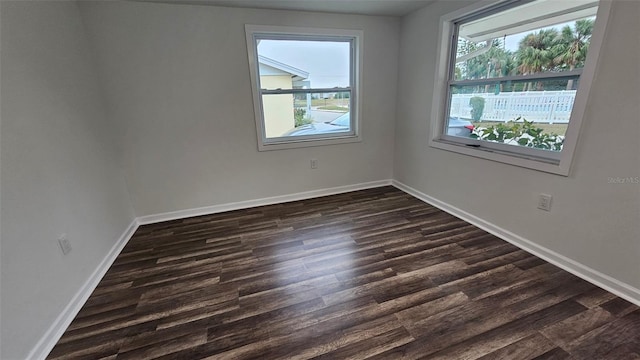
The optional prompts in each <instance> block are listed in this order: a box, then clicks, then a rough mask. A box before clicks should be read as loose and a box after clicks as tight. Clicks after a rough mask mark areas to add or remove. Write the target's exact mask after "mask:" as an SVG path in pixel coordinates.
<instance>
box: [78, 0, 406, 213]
mask: <svg viewBox="0 0 640 360" xmlns="http://www.w3.org/2000/svg"><path fill="white" fill-rule="evenodd" d="M80 8H81V11H82V14H83V16H84V18H85V21H86V23H87V25H88V30H89V33H90V36H91V39H92V44H93V45H95V49H96V51H97V55H98V56H97V58H98V59H99V63H100V71H101V76H102V79H103V82H104V84H105V86H106V90H107V96H108V99H109V103H110V104H111V108H110V109H111V110H112V115H113V118H114V119H118V120H119V122H118V131H119V133H118V135H119V139H120V140H119V146H120V150H121V151H122V155H123V158H124V159H125V167H126V174H127V183H128V184H129V186H130V191H131V194H132V199H133V203H134V208H135V209H136V213H137V215H138V216H143V215H149V214H157V213H163V212H169V211H176V210H182V209H191V208H196V207H202V206H210V205H216V204H224V203H230V202H236V201H242V200H249V199H258V198H264V197H269V196H277V195H283V194H291V193H296V192H302V191H309V190H315V189H322V188H329V187H335V186H341V185H351V184H356V183H362V182H368V181H375V180H382V179H390V178H391V176H392V172H393V164H392V161H393V152H392V149H393V140H394V135H393V132H394V118H395V94H396V83H397V69H398V64H397V52H398V40H399V19H397V18H390V17H368V16H355V15H335V14H319V13H316V14H313V13H304V12H290V11H267V10H248V9H237V8H222V7H212V6H194V5H184V4H182V5H171V4H158V3H139V2H83V3H81V4H80ZM245 24H259V25H291V26H306V27H328V28H346V29H362V30H364V59H365V62H364V64H363V65H364V82H363V85H364V87H363V89H364V94H362V100H363V109H362V116H363V120H362V124H363V125H362V136H363V141H362V142H360V143H351V144H344V145H335V146H322V147H312V148H302V149H292V150H279V151H266V152H258V151H257V143H256V131H255V120H254V113H253V107H252V95H251V85H250V78H249V66H248V61H247V49H246V41H245V33H244V25H245ZM312 158H315V159H318V163H319V168H318V169H316V170H311V169H310V164H309V161H310V159H312Z"/></svg>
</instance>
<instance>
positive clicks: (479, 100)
mask: <svg viewBox="0 0 640 360" xmlns="http://www.w3.org/2000/svg"><path fill="white" fill-rule="evenodd" d="M469 106H471V118H472V119H473V120H474V121H480V119H481V118H482V113H483V112H484V98H483V97H481V96H474V97H472V98H471V99H469Z"/></svg>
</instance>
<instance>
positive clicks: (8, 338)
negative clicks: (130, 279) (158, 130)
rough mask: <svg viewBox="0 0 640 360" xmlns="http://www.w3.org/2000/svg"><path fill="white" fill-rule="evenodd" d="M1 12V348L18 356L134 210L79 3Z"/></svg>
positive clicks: (6, 7)
mask: <svg viewBox="0 0 640 360" xmlns="http://www.w3.org/2000/svg"><path fill="white" fill-rule="evenodd" d="M1 13H2V17H1V19H0V21H1V23H2V28H1V33H2V37H1V43H2V59H1V60H2V61H1V64H2V65H1V69H0V71H1V73H2V85H1V92H2V99H1V108H2V112H1V117H2V141H1V144H2V159H1V160H2V163H1V174H2V179H1V180H2V189H1V196H2V205H1V209H0V210H1V220H2V233H1V234H0V235H1V238H2V245H1V246H2V254H1V266H2V267H1V271H0V274H1V277H2V278H1V280H2V285H1V288H0V289H1V293H2V305H1V308H0V313H1V315H2V320H1V327H2V329H1V341H2V349H1V352H0V358H1V359H7V360H10V359H25V358H26V356H27V354H28V352H29V351H30V350H31V349H32V348H33V347H34V345H35V344H36V343H37V342H38V341H39V340H40V339H41V337H42V335H43V334H44V333H45V331H47V329H48V328H49V327H50V326H51V325H52V323H54V320H55V319H56V317H57V316H58V315H59V314H60V313H61V312H62V310H63V309H64V308H65V306H66V305H67V304H69V302H70V300H71V298H72V297H73V296H74V295H75V294H76V293H77V292H78V290H79V289H80V288H81V286H82V285H83V284H84V283H85V281H86V280H87V279H88V278H89V276H90V275H91V273H92V272H93V271H94V270H95V269H96V267H97V265H98V264H99V263H100V262H101V261H102V260H103V258H104V257H105V255H106V254H107V253H108V252H109V250H110V249H111V248H112V246H113V245H114V244H115V243H116V241H117V240H118V238H119V237H120V236H121V234H122V232H123V231H124V230H125V229H126V228H127V226H128V225H129V224H130V223H131V221H132V220H133V218H134V215H133V211H132V207H131V205H130V204H129V201H128V194H127V191H126V188H125V183H124V176H123V174H122V171H121V169H120V167H119V165H118V163H117V161H116V157H115V151H113V150H112V149H113V146H112V140H113V139H112V138H111V132H112V131H111V127H112V126H111V124H109V123H108V122H107V121H106V117H105V108H104V104H103V102H102V95H101V93H100V89H99V88H98V86H97V82H96V81H97V79H96V76H95V75H96V73H95V71H94V67H93V63H92V61H93V60H92V59H91V58H90V55H89V54H90V52H89V50H88V43H87V41H86V38H85V37H84V33H83V31H84V30H83V24H82V21H81V18H80V13H79V10H78V8H77V6H76V4H75V3H73V2H33V1H22V2H7V1H2V2H1ZM60 233H66V234H67V235H68V238H69V239H70V240H71V243H72V246H73V250H72V251H71V253H70V254H68V255H67V256H63V255H62V253H61V251H60V249H59V247H58V243H57V241H56V239H57V236H58V235H59V234H60Z"/></svg>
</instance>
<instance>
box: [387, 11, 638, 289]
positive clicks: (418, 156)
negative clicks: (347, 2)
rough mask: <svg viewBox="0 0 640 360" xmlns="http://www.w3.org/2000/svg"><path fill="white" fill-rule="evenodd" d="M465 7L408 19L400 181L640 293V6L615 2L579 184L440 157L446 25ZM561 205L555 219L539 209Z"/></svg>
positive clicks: (580, 153)
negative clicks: (540, 202)
mask: <svg viewBox="0 0 640 360" xmlns="http://www.w3.org/2000/svg"><path fill="white" fill-rule="evenodd" d="M465 5H466V4H465V3H464V2H458V1H452V2H439V3H436V4H434V5H432V6H430V7H427V8H425V9H423V10H421V11H418V12H415V13H413V14H411V15H409V16H407V17H405V18H403V23H402V30H401V50H400V60H399V64H400V73H399V80H398V83H399V84H402V86H400V87H399V92H398V102H397V108H398V112H397V123H396V141H395V163H394V166H395V172H394V178H395V179H396V180H398V181H400V182H402V183H404V184H406V185H409V186H411V187H413V188H415V189H417V190H419V191H421V192H423V193H425V194H427V195H429V196H432V197H434V198H436V199H439V200H441V201H444V202H446V203H449V204H451V205H453V206H456V207H458V208H460V209H462V210H465V211H467V212H469V213H471V214H474V215H476V216H478V217H480V218H482V219H484V220H486V221H489V222H491V223H493V224H496V225H498V226H500V227H502V228H504V229H506V230H509V231H511V232H513V233H516V234H518V235H520V236H522V237H524V238H526V239H529V240H531V241H533V242H535V243H537V244H539V245H541V246H544V247H546V248H549V249H551V250H554V251H556V252H558V253H560V254H562V255H565V256H567V257H569V258H571V259H573V260H576V261H578V262H580V263H582V264H584V265H586V266H588V267H591V268H593V269H595V270H598V271H600V272H602V273H605V274H607V275H610V276H612V277H614V278H615V279H618V280H620V281H623V282H625V283H627V284H629V285H631V286H634V287H636V288H640V276H639V275H640V262H639V261H638V259H639V258H640V242H639V241H638V239H640V222H639V221H638V218H639V216H640V184H634V183H629V182H628V183H624V184H616V183H611V182H610V178H617V177H620V178H627V177H638V176H640V141H639V140H638V139H640V121H638V114H640V96H639V95H638V94H640V67H639V66H638V64H640V38H638V36H637V34H638V33H640V24H639V23H638V19H639V18H640V2H637V1H615V2H614V3H613V7H612V13H611V20H610V21H609V26H608V31H607V33H606V36H605V40H604V47H603V49H602V51H603V52H602V55H601V59H600V66H599V67H598V69H597V74H596V78H595V81H594V83H593V88H592V91H591V97H590V99H589V104H588V105H587V109H586V117H585V119H584V123H583V124H584V125H583V127H582V130H581V134H580V139H579V143H578V146H577V149H576V155H575V157H574V162H573V166H572V169H571V173H570V175H569V177H563V176H559V175H552V174H546V173H542V172H537V171H533V170H528V169H524V168H519V167H515V166H510V165H506V164H501V163H497V162H492V161H488V160H483V159H478V158H473V157H470V156H465V155H460V154H456V153H451V152H447V151H443V150H439V149H434V148H430V147H428V145H427V132H428V127H429V125H430V124H429V122H430V121H433V119H430V118H429V116H428V114H430V111H431V109H430V106H431V105H430V103H431V99H432V95H433V83H434V74H435V60H436V54H435V53H434V52H433V49H434V46H435V44H436V42H437V36H438V35H437V34H438V23H439V18H440V16H441V15H443V14H445V13H447V12H449V11H453V10H456V9H459V8H462V7H463V6H465ZM541 192H543V193H548V194H551V195H553V208H552V210H551V212H544V211H541V210H537V209H536V204H537V202H536V198H537V195H538V194H539V193H541Z"/></svg>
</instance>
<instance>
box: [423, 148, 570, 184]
mask: <svg viewBox="0 0 640 360" xmlns="http://www.w3.org/2000/svg"><path fill="white" fill-rule="evenodd" d="M429 146H431V147H433V148H436V149H441V150H446V151H451V152H455V153H458V154H464V155H468V156H473V157H476V158H480V159H485V160H491V161H496V162H501V163H504V164H509V165H514V166H518V167H523V168H527V169H531V170H536V171H542V172H546V173H551V174H556V175H562V176H568V175H569V168H568V167H567V166H563V161H562V160H560V161H554V160H549V159H543V158H533V157H529V156H525V155H520V154H515V153H511V152H506V151H500V150H494V149H488V148H482V147H473V146H467V145H464V144H460V143H454V142H451V141H447V140H442V139H434V140H431V141H430V142H429Z"/></svg>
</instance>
